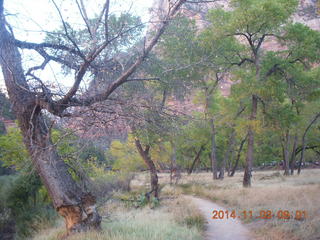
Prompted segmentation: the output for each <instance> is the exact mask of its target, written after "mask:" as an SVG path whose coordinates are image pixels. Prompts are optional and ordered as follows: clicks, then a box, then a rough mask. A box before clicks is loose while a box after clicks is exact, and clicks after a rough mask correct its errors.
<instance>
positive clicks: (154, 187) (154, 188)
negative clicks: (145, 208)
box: [135, 138, 159, 200]
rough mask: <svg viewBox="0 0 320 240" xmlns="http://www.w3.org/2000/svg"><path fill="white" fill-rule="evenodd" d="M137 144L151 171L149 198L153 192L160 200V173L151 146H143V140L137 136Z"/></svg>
mask: <svg viewBox="0 0 320 240" xmlns="http://www.w3.org/2000/svg"><path fill="white" fill-rule="evenodd" d="M135 144H136V147H137V149H138V152H139V154H140V156H141V157H142V159H143V161H144V162H145V164H146V165H147V166H148V168H149V171H150V183H151V191H150V192H148V193H147V194H146V196H147V198H148V199H150V194H152V193H153V196H154V198H155V199H158V200H159V184H158V174H157V169H156V166H155V165H154V163H153V161H152V159H151V157H150V154H149V151H150V146H149V145H147V146H146V148H145V149H143V148H142V145H141V142H140V140H139V139H138V138H135Z"/></svg>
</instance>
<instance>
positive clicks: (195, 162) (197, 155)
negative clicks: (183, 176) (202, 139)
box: [188, 146, 204, 175]
mask: <svg viewBox="0 0 320 240" xmlns="http://www.w3.org/2000/svg"><path fill="white" fill-rule="evenodd" d="M203 148H204V146H201V147H200V149H199V151H198V152H197V154H196V157H195V158H194V160H193V162H192V164H191V166H190V168H189V169H188V175H190V174H191V173H192V172H193V169H194V168H195V166H197V165H199V163H200V160H201V158H200V155H201V152H202V151H203Z"/></svg>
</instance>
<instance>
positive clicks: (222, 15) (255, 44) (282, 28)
mask: <svg viewBox="0 0 320 240" xmlns="http://www.w3.org/2000/svg"><path fill="white" fill-rule="evenodd" d="M297 4H298V1H296V0H290V1H287V0H281V1H278V0H277V1H275V0H268V1H261V0H259V1H251V0H250V1H249V0H248V1H247V0H245V1H240V0H239V1H237V0H236V1H232V10H231V11H224V10H221V9H217V10H213V11H212V12H211V13H210V17H209V18H210V19H211V21H212V23H213V24H212V26H211V27H210V28H211V31H212V33H213V34H212V36H215V37H217V38H223V39H227V38H236V39H237V40H238V41H239V43H240V44H241V45H242V46H243V47H244V49H243V51H242V52H240V53H239V57H240V58H241V59H242V60H241V61H240V62H239V63H238V64H237V65H238V66H240V68H239V69H240V70H239V71H238V72H237V73H235V72H234V76H235V77H234V78H235V79H238V80H240V81H241V83H240V84H241V86H242V88H243V89H245V91H246V96H247V98H248V99H249V98H250V99H251V104H250V105H251V107H250V108H251V110H250V113H249V121H248V124H247V125H248V126H247V129H248V130H247V135H248V140H247V142H248V147H247V155H246V166H245V174H244V178H243V186H245V187H250V186H251V172H252V165H253V160H254V143H255V140H254V136H255V129H256V127H257V126H259V125H260V123H259V120H258V119H257V117H258V114H259V108H258V104H261V105H262V110H261V112H263V106H264V104H265V103H264V102H265V99H263V97H265V95H267V94H266V93H269V95H268V97H271V96H273V97H276V96H277V95H276V94H277V93H276V92H275V91H277V90H276V89H277V87H278V88H279V87H280V88H282V87H283V85H286V86H290V84H291V86H295V87H302V84H301V83H302V82H303V81H302V79H301V77H299V76H301V75H300V74H304V73H305V72H308V71H310V69H311V68H312V63H317V62H319V58H318V51H319V48H318V47H317V46H319V33H317V32H315V31H313V30H311V29H309V28H308V27H306V26H304V25H302V24H293V23H291V22H290V16H291V15H292V14H293V13H294V12H295V10H296V7H297ZM217 22H219V24H214V23H217ZM304 36H308V37H307V38H305V37H304ZM270 40H275V41H276V42H278V48H277V49H274V48H273V49H271V50H269V49H266V48H264V47H263V46H264V44H265V43H267V42H268V41H270ZM280 42H281V44H279V43H280ZM280 46H281V47H280ZM226 60H228V59H226ZM270 86H274V87H272V88H270ZM271 89H272V90H273V91H271ZM286 93H287V92H283V93H282V94H283V95H285V97H284V98H279V100H282V101H283V99H286V98H287V95H286Z"/></svg>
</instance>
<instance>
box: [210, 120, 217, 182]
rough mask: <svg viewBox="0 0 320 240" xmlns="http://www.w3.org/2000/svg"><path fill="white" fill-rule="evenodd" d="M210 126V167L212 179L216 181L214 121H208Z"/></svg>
mask: <svg viewBox="0 0 320 240" xmlns="http://www.w3.org/2000/svg"><path fill="white" fill-rule="evenodd" d="M210 125H211V155H210V157H211V167H212V177H213V179H214V180H215V179H218V161H217V146H216V129H215V124H214V119H213V118H211V119H210Z"/></svg>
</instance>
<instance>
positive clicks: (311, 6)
mask: <svg viewBox="0 0 320 240" xmlns="http://www.w3.org/2000/svg"><path fill="white" fill-rule="evenodd" d="M293 20H294V21H295V22H300V23H304V24H305V25H307V26H309V27H310V28H312V29H314V30H317V31H320V1H319V0H300V4H299V8H298V11H297V13H296V14H295V15H294V16H293Z"/></svg>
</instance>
